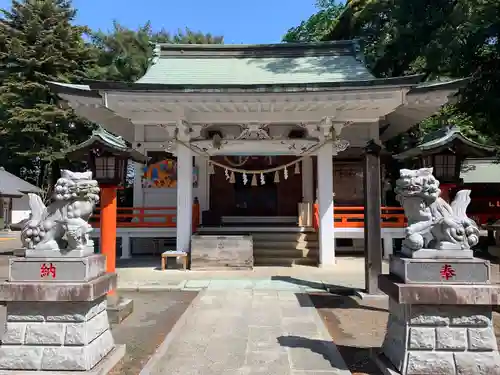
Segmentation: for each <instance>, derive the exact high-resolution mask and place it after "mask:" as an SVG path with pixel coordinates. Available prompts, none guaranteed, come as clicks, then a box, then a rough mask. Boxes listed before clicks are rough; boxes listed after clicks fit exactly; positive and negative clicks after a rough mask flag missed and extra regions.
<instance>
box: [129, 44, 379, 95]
mask: <svg viewBox="0 0 500 375" xmlns="http://www.w3.org/2000/svg"><path fill="white" fill-rule="evenodd" d="M155 52H156V56H155V58H154V59H153V62H152V65H151V67H150V68H149V69H148V71H147V72H146V74H145V75H144V76H143V77H142V78H140V79H139V80H138V81H137V82H136V83H141V84H164V85H252V84H255V85H259V84H277V85H279V84H307V83H323V82H346V81H358V80H359V81H368V80H372V79H374V76H373V75H372V74H371V73H370V72H369V71H368V69H367V68H366V66H365V64H364V61H363V56H362V55H361V53H360V49H359V45H358V43H357V42H356V41H341V42H328V43H307V44H274V45H214V44H212V45H195V44H189V45H174V44H162V45H158V46H157V47H156V49H155Z"/></svg>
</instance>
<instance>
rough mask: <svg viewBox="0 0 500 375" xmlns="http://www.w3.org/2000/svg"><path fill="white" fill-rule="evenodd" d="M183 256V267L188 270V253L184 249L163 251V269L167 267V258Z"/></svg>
mask: <svg viewBox="0 0 500 375" xmlns="http://www.w3.org/2000/svg"><path fill="white" fill-rule="evenodd" d="M179 257H181V258H182V267H183V268H184V271H185V270H187V263H188V254H187V253H186V252H184V251H164V252H163V253H161V269H162V271H164V270H165V269H166V268H167V258H176V259H177V258H179Z"/></svg>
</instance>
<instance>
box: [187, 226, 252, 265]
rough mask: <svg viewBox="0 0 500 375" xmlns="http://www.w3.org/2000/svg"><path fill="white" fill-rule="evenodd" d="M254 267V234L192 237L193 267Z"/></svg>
mask: <svg viewBox="0 0 500 375" xmlns="http://www.w3.org/2000/svg"><path fill="white" fill-rule="evenodd" d="M252 267H253V239H252V236H209V235H207V236H204V235H194V236H192V237H191V269H192V270H195V269H197V270H200V269H214V268H215V269H227V268H234V269H249V268H252Z"/></svg>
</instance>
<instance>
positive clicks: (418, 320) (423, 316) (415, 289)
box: [376, 257, 500, 375]
mask: <svg viewBox="0 0 500 375" xmlns="http://www.w3.org/2000/svg"><path fill="white" fill-rule="evenodd" d="M435 273H437V275H434V274H435ZM489 275H490V272H489V263H488V262H487V261H484V260H480V259H472V258H471V259H468V260H465V259H455V258H451V259H448V260H445V259H411V258H398V257H393V258H392V259H391V267H390V275H382V276H380V277H379V288H380V290H382V291H383V292H384V293H386V294H388V296H389V320H388V322H387V333H386V336H385V339H384V343H383V345H382V350H381V352H380V353H379V354H378V355H377V357H376V359H377V362H378V364H379V367H380V368H381V369H382V370H383V372H384V373H385V374H402V375H431V374H432V375H435V374H440V375H465V374H470V375H492V374H500V354H499V352H498V347H497V342H496V338H495V332H494V329H493V324H492V305H497V304H498V303H499V301H500V286H498V285H496V284H490V280H489V277H490V276H489Z"/></svg>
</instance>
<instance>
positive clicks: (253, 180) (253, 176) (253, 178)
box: [252, 174, 257, 186]
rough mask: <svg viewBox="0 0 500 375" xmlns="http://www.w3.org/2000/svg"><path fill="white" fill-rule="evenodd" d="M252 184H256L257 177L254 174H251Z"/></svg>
mask: <svg viewBox="0 0 500 375" xmlns="http://www.w3.org/2000/svg"><path fill="white" fill-rule="evenodd" d="M252 186H257V177H256V176H255V174H254V175H252Z"/></svg>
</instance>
